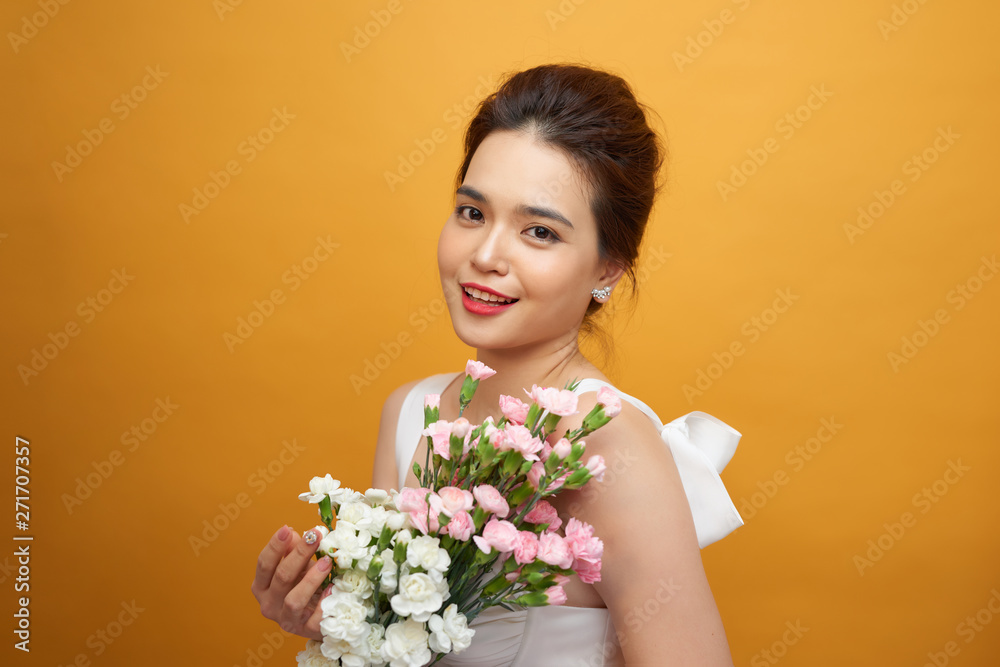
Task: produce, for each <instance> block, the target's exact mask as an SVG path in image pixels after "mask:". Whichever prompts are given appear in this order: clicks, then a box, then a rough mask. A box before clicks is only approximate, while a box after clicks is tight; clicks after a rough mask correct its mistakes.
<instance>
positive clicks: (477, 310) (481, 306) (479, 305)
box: [462, 283, 517, 315]
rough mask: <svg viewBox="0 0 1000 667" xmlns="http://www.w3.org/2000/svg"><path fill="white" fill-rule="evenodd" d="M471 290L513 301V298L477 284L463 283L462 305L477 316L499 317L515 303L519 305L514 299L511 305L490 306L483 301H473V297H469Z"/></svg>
mask: <svg viewBox="0 0 1000 667" xmlns="http://www.w3.org/2000/svg"><path fill="white" fill-rule="evenodd" d="M469 290H478V291H480V292H485V293H487V294H492V295H494V296H497V297H499V298H501V299H512V298H513V297H509V296H507V295H506V294H501V293H500V292H497V291H496V290H492V289H490V288H488V287H484V286H483V285H477V284H476V283H463V284H462V305H463V306H465V309H466V310H467V311H469V312H470V313H473V314H475V315H498V314H500V313H502V312H503V311H505V310H507V309H508V308H510V307H511V306H513V305H514V304H515V303H517V300H516V299H513V300H512V301H511V302H510V303H505V304H502V305H500V304H497V305H490V304H488V303H484V302H483V301H479V300H476V299H473V298H472V297H471V296H469Z"/></svg>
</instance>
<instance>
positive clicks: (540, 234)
mask: <svg viewBox="0 0 1000 667" xmlns="http://www.w3.org/2000/svg"><path fill="white" fill-rule="evenodd" d="M528 233H529V234H530V235H531V236H532V237H533V238H536V239H538V240H539V241H558V240H559V237H558V236H556V234H555V232H553V231H552V230H551V229H549V228H548V227H542V226H541V225H535V226H534V227H531V228H529V229H528Z"/></svg>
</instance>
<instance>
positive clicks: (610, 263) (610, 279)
mask: <svg viewBox="0 0 1000 667" xmlns="http://www.w3.org/2000/svg"><path fill="white" fill-rule="evenodd" d="M623 275H625V267H624V266H622V265H621V264H619V263H618V262H616V261H615V260H613V259H606V260H604V269H603V271H602V273H601V277H600V278H598V280H599V281H600V284H599V285H598V287H610V288H611V289H612V290H614V288H615V287H617V286H618V281H619V280H621V279H622V276H623Z"/></svg>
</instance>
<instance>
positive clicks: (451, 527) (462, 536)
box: [441, 512, 476, 542]
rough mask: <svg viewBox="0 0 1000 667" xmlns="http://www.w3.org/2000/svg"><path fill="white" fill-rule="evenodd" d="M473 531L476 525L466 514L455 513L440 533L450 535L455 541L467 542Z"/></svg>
mask: <svg viewBox="0 0 1000 667" xmlns="http://www.w3.org/2000/svg"><path fill="white" fill-rule="evenodd" d="M475 529H476V524H475V522H473V520H472V516H471V515H470V514H469V513H468V512H456V513H455V515H454V516H453V517H451V521H449V522H448V525H447V526H445V527H444V530H443V531H441V532H443V533H447V534H448V535H451V536H452V537H454V538H455V539H456V540H461V541H462V542H468V541H469V538H470V537H471V536H472V533H473V532H474V531H475Z"/></svg>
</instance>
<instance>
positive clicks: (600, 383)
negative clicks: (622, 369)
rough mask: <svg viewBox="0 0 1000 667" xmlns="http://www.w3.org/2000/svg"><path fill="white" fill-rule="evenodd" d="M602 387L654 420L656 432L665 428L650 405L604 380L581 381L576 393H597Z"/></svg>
mask: <svg viewBox="0 0 1000 667" xmlns="http://www.w3.org/2000/svg"><path fill="white" fill-rule="evenodd" d="M601 387H607V388H608V389H610V390H611V391H613V392H615V393H616V394H618V396H619V397H620V398H621V399H622V400H623V401H628V402H629V403H631V404H632V405H634V406H635V407H637V408H639V411H640V412H642V413H643V414H645V415H646V416H647V417H649V418H650V419H652V420H653V424H654V425H655V426H656V430H657V431H659V430H660V429H661V428H663V422H662V421H660V418H659V416H658V415H657V414H656V412H654V411H653V408H651V407H649V406H648V405H646V404H645V403H643V402H642V401H640V400H639V399H638V398H636V397H635V396H629V395H628V394H626V393H625V392H623V391H621V390H619V389H618V388H617V387H615V386H614V385H613V384H609V383H607V382H605V381H604V380H598V379H597V378H586V379H583V380H580V383H579V384H578V385H577V386H576V392H575V393H576V394H586V393H589V392H592V391H597V390H598V389H600V388H601Z"/></svg>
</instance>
